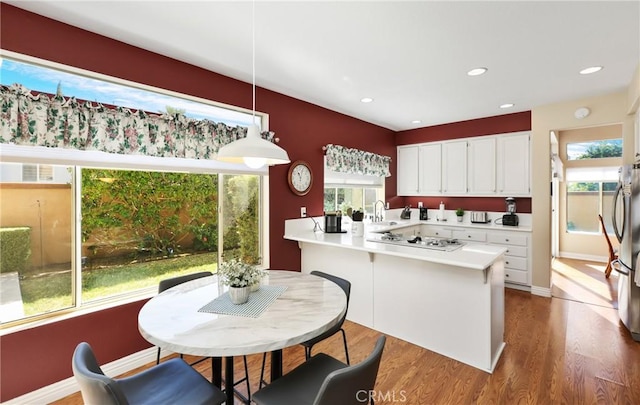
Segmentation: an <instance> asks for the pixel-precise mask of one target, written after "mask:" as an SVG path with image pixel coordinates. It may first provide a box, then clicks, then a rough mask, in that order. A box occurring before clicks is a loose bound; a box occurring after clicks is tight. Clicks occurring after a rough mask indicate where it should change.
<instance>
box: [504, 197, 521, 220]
mask: <svg viewBox="0 0 640 405" xmlns="http://www.w3.org/2000/svg"><path fill="white" fill-rule="evenodd" d="M505 202H506V204H507V213H506V214H505V215H503V216H502V225H504V226H518V216H517V215H516V199H515V198H513V197H507V198H506V199H505Z"/></svg>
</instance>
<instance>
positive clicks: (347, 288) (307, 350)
mask: <svg viewBox="0 0 640 405" xmlns="http://www.w3.org/2000/svg"><path fill="white" fill-rule="evenodd" d="M310 274H311V275H314V276H318V277H322V278H326V279H327V280H330V281H333V282H334V283H336V284H337V285H338V286H339V287H340V288H342V290H343V291H344V293H345V295H346V296H347V308H346V309H345V311H344V315H342V318H340V321H339V322H338V323H337V324H336V325H335V326H333V327H332V328H331V329H329V330H327V331H326V332H324V333H322V334H321V335H319V336H316V337H314V338H313V339H310V340H307V341H306V342H303V343H301V345H302V346H304V355H305V359H306V360H309V359H310V358H311V350H312V349H313V346H314V345H315V344H316V343H318V342H321V341H323V340H325V339H327V338H330V337H331V336H333V335H335V334H336V333H338V332H342V341H343V343H344V355H345V358H346V360H347V364H351V363H350V361H349V348H348V347H347V334H346V333H345V331H344V329H343V328H342V325H343V324H344V320H345V319H346V318H347V311H348V310H349V297H350V296H351V283H350V282H349V281H348V280H345V279H343V278H340V277H337V276H334V275H332V274H327V273H324V272H321V271H316V270H314V271H312V272H311V273H310ZM266 360H267V353H264V354H263V355H262V370H261V371H260V388H262V387H263V386H264V385H266V382H265V381H264V367H265V363H266Z"/></svg>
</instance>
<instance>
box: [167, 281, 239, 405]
mask: <svg viewBox="0 0 640 405" xmlns="http://www.w3.org/2000/svg"><path fill="white" fill-rule="evenodd" d="M212 275H213V273H211V272H210V271H201V272H199V273H192V274H186V275H184V276H178V277H172V278H168V279H165V280H161V281H160V284H159V285H158V294H160V293H161V292H163V291H166V290H168V289H169V288H172V287H175V286H177V285H180V284H183V283H186V282H187V281H192V280H197V279H199V278H203V277H208V276H212ZM183 357H184V355H183V354H180V358H183ZM206 359H207V357H204V358H201V359H198V360H196V361H194V362H193V363H189V365H190V366H194V365H196V364H198V363H200V362H202V361H204V360H206ZM243 360H244V378H241V379H240V380H238V381H235V382H234V384H233V386H234V387H235V386H236V385H238V384H242V383H243V382H246V384H247V397H244V396H242V397H241V398H242V400H243V401H244V402H246V403H249V402H250V401H251V385H250V383H249V367H248V366H247V356H243ZM156 364H160V348H159V347H158V355H157V358H156ZM212 367H213V360H212ZM234 389H235V388H234ZM236 392H237V391H236Z"/></svg>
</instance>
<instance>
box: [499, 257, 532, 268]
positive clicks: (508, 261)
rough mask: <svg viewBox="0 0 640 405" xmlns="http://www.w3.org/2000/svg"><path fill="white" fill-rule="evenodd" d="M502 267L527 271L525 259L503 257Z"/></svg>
mask: <svg viewBox="0 0 640 405" xmlns="http://www.w3.org/2000/svg"><path fill="white" fill-rule="evenodd" d="M504 267H505V268H506V269H517V270H523V271H527V259H526V258H524V257H514V256H505V257H504Z"/></svg>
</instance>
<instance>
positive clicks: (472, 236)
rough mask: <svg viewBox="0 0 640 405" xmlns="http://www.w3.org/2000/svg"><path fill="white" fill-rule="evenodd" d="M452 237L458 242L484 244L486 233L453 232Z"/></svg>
mask: <svg viewBox="0 0 640 405" xmlns="http://www.w3.org/2000/svg"><path fill="white" fill-rule="evenodd" d="M453 237H454V238H455V239H460V240H472V241H476V242H486V240H487V233H486V232H480V231H453Z"/></svg>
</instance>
